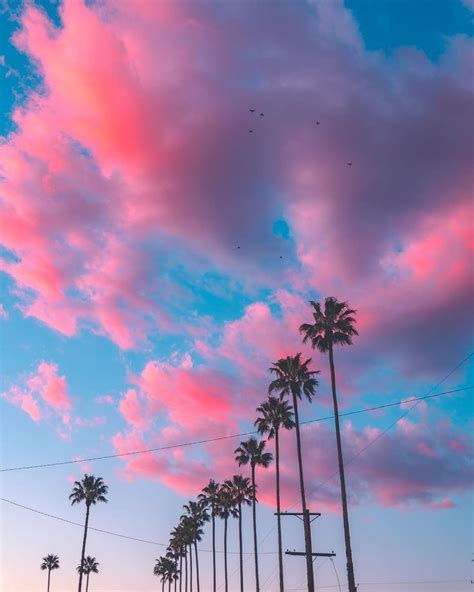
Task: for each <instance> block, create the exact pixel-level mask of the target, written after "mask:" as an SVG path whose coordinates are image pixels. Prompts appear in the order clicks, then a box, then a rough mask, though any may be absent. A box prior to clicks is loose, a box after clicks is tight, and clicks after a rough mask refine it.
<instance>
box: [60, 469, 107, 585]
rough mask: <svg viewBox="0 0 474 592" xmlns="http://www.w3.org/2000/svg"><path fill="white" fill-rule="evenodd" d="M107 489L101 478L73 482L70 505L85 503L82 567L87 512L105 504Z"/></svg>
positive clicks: (80, 575) (88, 477)
mask: <svg viewBox="0 0 474 592" xmlns="http://www.w3.org/2000/svg"><path fill="white" fill-rule="evenodd" d="M108 491H109V488H108V487H107V485H106V484H105V483H104V480H103V479H102V477H94V475H87V474H85V475H84V477H83V478H82V480H81V481H74V487H73V489H72V493H71V495H70V496H69V499H70V500H71V505H74V504H79V503H80V502H85V504H86V521H85V524H84V538H83V540H82V553H81V565H84V555H85V553H86V540H87V527H88V525H89V512H90V508H91V506H95V504H97V502H107V498H106V497H105V496H106V495H107V492H108ZM82 575H83V574H82V570H81V571H79V587H78V592H82Z"/></svg>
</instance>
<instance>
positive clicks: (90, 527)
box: [0, 497, 278, 555]
mask: <svg viewBox="0 0 474 592" xmlns="http://www.w3.org/2000/svg"><path fill="white" fill-rule="evenodd" d="M0 501H2V502H5V503H7V504H11V505H12V506H16V507H17V508H22V509H23V510H28V511H29V512H34V513H35V514H40V515H41V516H45V517H46V518H52V519H54V520H58V521H59V522H65V523H66V524H72V525H73V526H80V527H81V528H84V524H81V523H80V522H74V521H73V520H68V519H67V518H62V517H61V516H55V515H54V514H48V513H47V512H42V511H41V510H37V509H36V508H30V507H29V506H25V505H23V504H19V503H18V502H14V501H13V500H10V499H6V498H4V497H0ZM88 530H95V531H96V532H101V533H102V534H109V535H111V536H115V537H120V538H121V539H128V540H131V541H136V542H138V543H146V544H148V545H157V546H159V547H168V544H167V543H159V542H157V541H150V540H147V539H141V538H138V537H133V536H129V535H126V534H120V533H118V532H113V531H111V530H104V529H103V528H95V527H94V526H89V527H88ZM199 551H202V552H204V553H212V549H199ZM216 553H224V551H216ZM227 553H228V554H230V555H238V554H239V551H227ZM243 554H244V555H253V552H251V551H247V552H244V553H243ZM260 554H261V555H276V554H278V551H263V552H262V553H260Z"/></svg>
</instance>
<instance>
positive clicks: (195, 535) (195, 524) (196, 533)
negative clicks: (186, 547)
mask: <svg viewBox="0 0 474 592" xmlns="http://www.w3.org/2000/svg"><path fill="white" fill-rule="evenodd" d="M183 507H184V510H185V511H186V514H187V516H189V518H191V522H190V523H189V528H190V531H191V538H192V543H193V545H194V554H195V558H196V583H197V592H200V590H201V588H200V579H199V556H198V548H197V544H198V542H200V541H201V540H202V535H203V530H202V527H203V526H204V524H205V523H206V522H209V512H208V511H207V508H206V506H205V505H204V503H203V502H202V501H197V502H193V501H190V502H188V503H187V504H185V505H184V506H183Z"/></svg>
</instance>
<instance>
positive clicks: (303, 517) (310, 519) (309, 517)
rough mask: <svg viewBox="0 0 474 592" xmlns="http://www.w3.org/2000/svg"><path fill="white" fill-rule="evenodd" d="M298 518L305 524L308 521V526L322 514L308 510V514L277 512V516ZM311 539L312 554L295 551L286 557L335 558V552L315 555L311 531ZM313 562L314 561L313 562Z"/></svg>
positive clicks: (287, 553) (289, 552)
mask: <svg viewBox="0 0 474 592" xmlns="http://www.w3.org/2000/svg"><path fill="white" fill-rule="evenodd" d="M278 515H280V516H296V517H297V518H299V520H301V521H302V522H303V523H304V522H305V521H306V522H307V524H312V523H313V522H314V521H315V520H316V519H317V518H319V517H320V516H321V513H320V512H310V511H309V510H306V512H275V516H278ZM309 537H310V549H311V552H310V553H306V551H295V550H294V549H293V551H288V550H287V551H285V555H295V556H300V557H307V556H308V555H311V556H312V557H314V558H316V557H335V556H336V554H335V553H334V552H332V553H313V552H312V548H313V543H312V540H311V538H312V537H311V530H310V532H309ZM312 561H313V560H312Z"/></svg>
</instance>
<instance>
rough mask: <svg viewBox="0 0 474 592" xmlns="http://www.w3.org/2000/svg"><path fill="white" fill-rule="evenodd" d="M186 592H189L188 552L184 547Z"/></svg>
mask: <svg viewBox="0 0 474 592" xmlns="http://www.w3.org/2000/svg"><path fill="white" fill-rule="evenodd" d="M184 592H188V550H187V548H186V545H185V546H184Z"/></svg>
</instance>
